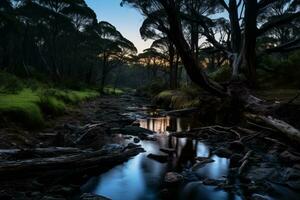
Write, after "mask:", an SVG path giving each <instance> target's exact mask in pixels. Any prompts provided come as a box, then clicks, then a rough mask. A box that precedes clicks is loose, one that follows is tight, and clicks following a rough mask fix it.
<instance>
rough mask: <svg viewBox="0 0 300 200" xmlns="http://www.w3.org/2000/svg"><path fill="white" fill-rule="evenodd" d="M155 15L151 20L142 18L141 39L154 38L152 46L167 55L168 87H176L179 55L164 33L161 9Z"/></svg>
mask: <svg viewBox="0 0 300 200" xmlns="http://www.w3.org/2000/svg"><path fill="white" fill-rule="evenodd" d="M155 15H156V19H157V20H153V19H152V18H151V17H148V18H146V19H145V20H144V22H143V24H142V26H141V28H140V34H141V36H142V38H143V39H152V40H154V42H153V44H152V48H156V49H159V50H160V51H162V53H164V54H165V55H166V57H168V58H167V61H168V63H169V71H170V73H169V74H170V88H171V89H176V88H177V86H178V84H177V75H178V61H179V57H178V54H177V53H176V47H175V45H174V44H173V43H172V41H171V39H170V38H168V34H167V33H166V30H167V27H165V24H166V23H167V21H166V20H167V19H166V16H165V15H164V14H163V12H162V11H158V12H156V13H155ZM176 57H177V58H176Z"/></svg>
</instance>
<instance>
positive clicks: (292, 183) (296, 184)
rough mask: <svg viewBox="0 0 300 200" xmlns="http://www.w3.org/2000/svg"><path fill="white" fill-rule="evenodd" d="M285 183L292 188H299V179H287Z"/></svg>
mask: <svg viewBox="0 0 300 200" xmlns="http://www.w3.org/2000/svg"><path fill="white" fill-rule="evenodd" d="M286 184H287V185H288V186H289V187H290V188H292V189H294V190H298V191H299V190H300V180H296V181H287V182H286Z"/></svg>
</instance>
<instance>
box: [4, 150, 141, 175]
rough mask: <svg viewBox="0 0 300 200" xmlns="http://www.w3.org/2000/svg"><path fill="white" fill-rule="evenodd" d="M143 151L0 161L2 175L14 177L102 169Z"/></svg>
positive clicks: (96, 152) (91, 152)
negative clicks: (58, 171) (56, 171)
mask: <svg viewBox="0 0 300 200" xmlns="http://www.w3.org/2000/svg"><path fill="white" fill-rule="evenodd" d="M141 152H144V149H143V148H140V147H134V148H129V149H128V148H127V149H126V150H124V149H120V150H117V151H107V150H98V151H88V152H81V153H77V154H72V155H63V156H58V157H51V158H34V159H27V160H18V161H4V162H0V175H1V176H10V175H12V177H13V178H17V176H18V175H22V176H23V175H29V174H36V173H41V172H42V173H43V174H46V173H47V172H51V171H55V170H60V171H61V170H67V171H68V173H69V172H70V171H72V170H75V171H76V172H78V171H81V172H84V171H86V170H90V169H95V168H100V169H101V168H103V167H104V166H111V165H114V164H119V163H121V162H124V161H126V160H128V159H129V158H130V157H132V156H135V155H138V154H139V153H141Z"/></svg>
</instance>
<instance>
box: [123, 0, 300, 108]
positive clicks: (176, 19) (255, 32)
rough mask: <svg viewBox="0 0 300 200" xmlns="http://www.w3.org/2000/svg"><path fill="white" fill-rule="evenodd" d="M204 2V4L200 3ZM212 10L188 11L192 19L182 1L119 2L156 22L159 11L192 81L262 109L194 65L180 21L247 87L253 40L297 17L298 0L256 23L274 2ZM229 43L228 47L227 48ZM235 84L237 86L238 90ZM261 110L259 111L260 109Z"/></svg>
mask: <svg viewBox="0 0 300 200" xmlns="http://www.w3.org/2000/svg"><path fill="white" fill-rule="evenodd" d="M203 2H208V1H203ZM209 2H213V3H212V4H210V5H213V6H214V7H215V9H214V10H213V12H209V13H207V12H205V13H204V14H203V13H201V12H197V10H195V9H193V8H192V11H193V12H194V13H193V14H194V16H190V13H191V12H192V11H191V10H189V11H187V10H186V9H184V8H185V7H186V1H185V0H152V1H146V0H123V1H122V3H123V4H124V3H126V4H129V5H131V6H133V7H135V8H137V9H138V10H140V11H141V12H142V13H143V14H144V15H145V16H147V17H148V18H151V19H152V20H156V21H157V22H159V20H158V19H157V17H156V16H157V15H156V14H155V13H157V12H159V13H161V12H163V15H165V16H166V23H165V24H164V27H165V28H166V30H165V32H166V33H167V34H168V37H169V38H170V39H171V41H172V42H173V43H174V45H175V46H176V48H177V50H178V52H179V54H180V56H181V59H182V61H183V63H184V66H185V68H186V71H187V73H188V74H189V76H190V78H191V79H192V81H194V82H195V83H197V84H198V85H200V86H202V87H203V88H205V89H207V90H208V91H210V92H212V93H213V94H216V95H218V96H237V97H238V98H239V99H240V101H242V102H243V104H248V105H249V104H251V105H253V106H252V108H253V109H255V107H256V106H257V107H256V108H258V109H259V108H262V107H261V106H260V105H261V104H262V101H260V100H258V99H257V98H255V97H253V96H251V95H250V93H249V91H248V90H247V89H246V88H244V87H242V86H241V85H240V82H238V83H237V82H236V81H234V82H232V83H231V84H230V85H229V86H224V85H220V84H218V83H216V82H214V81H212V80H211V79H209V78H208V76H207V74H206V73H205V70H204V68H203V66H201V63H199V62H197V59H196V56H195V53H194V52H193V51H192V48H191V46H190V44H189V43H188V41H187V38H186V37H185V35H184V27H183V21H184V20H185V21H195V22H197V23H198V24H199V27H200V31H201V32H200V33H201V34H202V35H204V36H205V38H206V40H207V41H208V42H209V43H210V44H211V45H212V46H213V47H214V48H216V49H218V50H220V51H222V52H224V53H226V54H227V56H228V57H229V58H230V59H232V65H233V72H232V77H233V80H236V79H238V78H239V77H240V74H244V75H245V77H246V78H247V83H248V86H249V85H250V86H253V85H254V84H255V80H256V47H257V46H256V40H257V38H258V37H260V36H261V35H263V34H264V33H266V32H268V31H270V30H272V29H273V28H274V27H276V26H279V25H285V24H287V23H290V22H291V21H292V20H294V19H296V18H298V17H300V12H299V8H298V4H299V3H298V1H293V0H290V1H289V2H291V3H290V4H288V6H289V7H291V6H292V7H296V8H295V9H288V10H289V11H288V12H287V13H285V14H283V15H275V16H274V20H271V21H268V22H265V23H261V24H260V23H258V20H257V19H258V16H259V15H260V14H261V13H262V12H263V11H264V10H265V9H267V8H269V6H271V5H273V4H274V3H275V2H277V1H276V0H260V1H257V0H244V1H242V0H239V1H237V0H229V1H224V0H211V1H209ZM222 12H224V13H225V14H227V15H228V16H229V17H228V19H226V20H227V21H228V24H229V30H230V32H229V35H228V36H227V37H229V39H228V41H230V42H222V43H220V42H219V41H218V38H217V35H216V34H215V32H214V25H215V23H214V22H215V21H216V20H215V17H216V16H218V14H220V13H222ZM223 18H224V17H223ZM228 44H230V45H228ZM237 84H238V85H239V86H238V87H236V86H237ZM262 109H263V108H262Z"/></svg>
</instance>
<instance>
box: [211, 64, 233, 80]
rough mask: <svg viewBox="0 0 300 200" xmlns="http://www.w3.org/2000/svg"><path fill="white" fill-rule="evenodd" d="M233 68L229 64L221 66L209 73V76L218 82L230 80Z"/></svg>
mask: <svg viewBox="0 0 300 200" xmlns="http://www.w3.org/2000/svg"><path fill="white" fill-rule="evenodd" d="M231 74H232V69H231V68H230V67H229V65H224V66H221V67H219V68H218V69H217V70H216V71H214V72H212V73H210V74H209V76H210V77H211V78H212V79H213V80H215V81H217V82H225V81H228V80H230V78H231Z"/></svg>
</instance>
